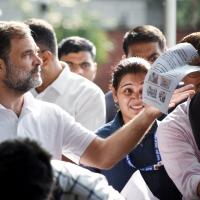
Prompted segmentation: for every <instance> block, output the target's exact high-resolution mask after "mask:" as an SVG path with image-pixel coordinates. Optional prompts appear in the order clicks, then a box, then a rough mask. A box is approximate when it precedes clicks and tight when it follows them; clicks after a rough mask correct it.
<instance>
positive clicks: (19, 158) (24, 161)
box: [0, 139, 53, 200]
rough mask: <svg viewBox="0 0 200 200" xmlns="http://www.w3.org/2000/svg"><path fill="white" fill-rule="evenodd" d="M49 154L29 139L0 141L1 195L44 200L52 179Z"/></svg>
mask: <svg viewBox="0 0 200 200" xmlns="http://www.w3.org/2000/svg"><path fill="white" fill-rule="evenodd" d="M50 157H51V156H50V155H49V154H48V153H47V152H46V151H45V150H43V149H42V148H41V147H40V146H39V145H38V144H37V143H36V142H34V141H31V140H29V139H25V140H9V141H5V142H2V143H1V144H0V188H1V199H6V200H13V199H19V200H46V199H47V196H48V195H49V193H50V190H51V185H52V182H53V172H52V167H51V164H50Z"/></svg>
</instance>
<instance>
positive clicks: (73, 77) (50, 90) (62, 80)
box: [32, 65, 106, 131]
mask: <svg viewBox="0 0 200 200" xmlns="http://www.w3.org/2000/svg"><path fill="white" fill-rule="evenodd" d="M32 93H33V95H34V96H35V97H36V98H37V99H41V100H44V101H48V102H52V103H55V104H57V105H59V106H60V107H61V108H63V109H64V110H65V111H67V112H68V113H70V114H71V115H72V116H73V117H74V118H75V120H76V121H77V122H79V123H81V124H82V125H83V126H84V127H86V128H87V129H89V130H92V131H94V130H96V129H97V128H99V127H101V126H102V125H103V124H104V123H105V116H106V112H105V96H104V93H103V92H102V90H101V89H100V88H99V87H98V86H97V85H95V84H94V83H93V82H91V81H89V80H87V79H86V78H84V77H82V76H80V75H78V74H75V73H73V72H71V71H70V70H69V67H68V66H67V65H64V69H63V71H62V72H61V74H60V75H59V76H58V78H57V79H56V80H55V81H54V82H53V83H52V84H51V85H49V86H48V87H47V88H46V89H45V90H44V91H43V92H41V93H39V94H38V93H37V92H36V90H32Z"/></svg>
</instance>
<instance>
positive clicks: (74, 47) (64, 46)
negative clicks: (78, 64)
mask: <svg viewBox="0 0 200 200" xmlns="http://www.w3.org/2000/svg"><path fill="white" fill-rule="evenodd" d="M80 51H88V52H89V53H90V54H91V56H92V59H93V60H95V57H96V47H95V46H94V44H93V43H92V42H91V41H89V40H87V39H85V38H82V37H78V36H73V37H68V38H65V39H63V40H61V42H60V43H59V44H58V57H59V59H60V58H61V56H62V55H67V54H69V53H78V52H80Z"/></svg>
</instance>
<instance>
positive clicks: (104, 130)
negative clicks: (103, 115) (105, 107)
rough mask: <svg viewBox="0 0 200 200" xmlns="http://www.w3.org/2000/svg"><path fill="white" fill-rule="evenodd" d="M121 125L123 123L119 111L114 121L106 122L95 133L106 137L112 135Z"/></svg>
mask: <svg viewBox="0 0 200 200" xmlns="http://www.w3.org/2000/svg"><path fill="white" fill-rule="evenodd" d="M121 126H122V125H121V119H120V114H119V113H117V114H116V115H115V117H114V119H113V120H112V121H110V122H108V123H106V124H104V125H103V126H102V127H100V128H99V129H97V130H96V131H95V133H96V134H97V135H98V136H100V137H103V138H106V137H108V136H110V135H111V134H113V133H114V132H115V131H116V130H118V129H119V128H120V127H121Z"/></svg>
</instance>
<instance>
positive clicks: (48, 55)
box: [40, 50, 53, 67]
mask: <svg viewBox="0 0 200 200" xmlns="http://www.w3.org/2000/svg"><path fill="white" fill-rule="evenodd" d="M52 57H53V54H52V53H51V52H50V51H49V50H45V51H44V52H42V53H41V55H40V58H41V59H42V61H43V67H45V66H48V64H49V61H50V60H51V59H52Z"/></svg>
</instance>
